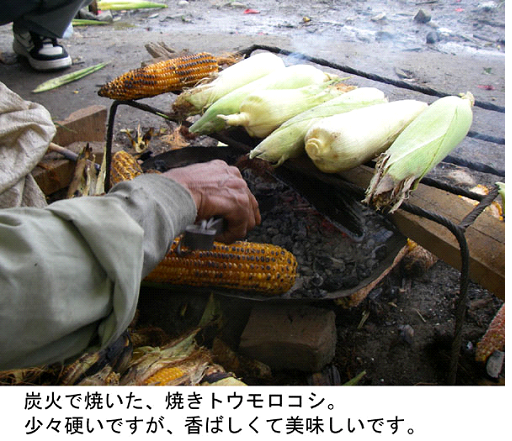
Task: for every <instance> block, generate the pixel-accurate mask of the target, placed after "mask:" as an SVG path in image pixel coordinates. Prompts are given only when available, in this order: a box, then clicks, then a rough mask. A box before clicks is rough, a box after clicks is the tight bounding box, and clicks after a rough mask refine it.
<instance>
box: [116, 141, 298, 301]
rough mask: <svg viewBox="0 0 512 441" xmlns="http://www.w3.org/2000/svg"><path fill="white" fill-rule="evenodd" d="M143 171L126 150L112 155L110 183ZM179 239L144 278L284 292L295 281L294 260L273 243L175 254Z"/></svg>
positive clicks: (175, 283)
mask: <svg viewBox="0 0 512 441" xmlns="http://www.w3.org/2000/svg"><path fill="white" fill-rule="evenodd" d="M140 174H142V169H141V167H140V166H139V164H138V163H137V161H136V160H135V158H134V157H133V156H132V155H130V154H129V153H127V152H125V151H119V152H116V153H115V154H114V156H113V157H112V171H111V182H112V185H114V184H116V183H118V182H121V181H125V180H130V179H133V178H134V177H136V176H138V175H140ZM179 241H180V238H176V239H175V240H174V243H173V245H172V247H171V249H170V251H169V252H168V253H167V255H166V256H165V258H164V259H163V261H162V262H160V263H159V264H158V266H157V267H156V268H155V269H154V270H153V271H152V272H151V273H150V274H149V275H148V276H147V277H146V278H145V279H144V280H145V281H147V282H155V283H169V284H173V285H180V284H184V285H193V286H217V287H222V288H237V289H241V290H248V291H258V292H263V293H267V294H275V295H279V294H283V293H285V292H287V291H288V290H289V289H290V288H291V287H292V286H293V284H294V283H295V277H296V273H297V261H296V260H295V256H293V254H291V253H290V252H289V251H287V250H285V249H283V248H280V247H278V246H275V245H267V244H258V243H249V242H235V243H234V244H231V245H225V244H222V243H219V242H215V243H214V247H213V250H211V251H201V250H197V251H187V250H185V254H183V253H180V255H178V252H177V247H178V244H179Z"/></svg>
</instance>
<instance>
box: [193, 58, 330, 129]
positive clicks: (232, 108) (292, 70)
mask: <svg viewBox="0 0 512 441" xmlns="http://www.w3.org/2000/svg"><path fill="white" fill-rule="evenodd" d="M334 78H336V76H335V75H330V74H327V73H325V72H323V71H321V70H320V69H318V68H316V67H314V66H310V65H306V64H296V65H293V66H288V67H285V68H284V69H278V70H277V71H276V72H272V73H270V74H268V75H265V76H264V77H262V78H259V79H257V80H255V81H251V82H250V83H248V84H246V85H245V86H242V87H239V88H238V89H235V90H233V91H232V92H230V93H228V94H227V95H224V96H223V97H222V98H220V99H219V100H217V101H215V102H214V103H213V104H212V105H211V106H210V107H209V108H208V109H207V110H206V112H205V113H204V115H203V116H201V118H199V119H198V120H197V121H196V122H195V123H194V124H192V126H190V128H189V131H190V132H191V133H196V134H199V135H207V134H209V133H214V132H217V131H220V130H222V129H223V128H225V127H226V122H225V121H224V120H223V119H222V118H219V117H218V115H231V114H233V113H238V111H239V110H240V105H241V104H242V102H243V100H244V99H245V97H246V96H247V95H249V94H250V93H252V92H254V91H256V90H263V89H296V88H299V87H303V86H308V85H312V84H321V83H324V82H327V81H331V80H333V79H334Z"/></svg>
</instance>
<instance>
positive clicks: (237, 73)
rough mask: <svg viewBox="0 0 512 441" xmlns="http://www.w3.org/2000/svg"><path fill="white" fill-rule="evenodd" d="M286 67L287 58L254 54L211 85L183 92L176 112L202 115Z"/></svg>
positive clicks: (223, 73)
mask: <svg viewBox="0 0 512 441" xmlns="http://www.w3.org/2000/svg"><path fill="white" fill-rule="evenodd" d="M284 67H285V65H284V61H283V59H282V58H280V57H278V56H277V55H274V54H272V53H270V52H263V53H260V54H256V55H253V56H251V57H249V58H246V59H244V60H242V61H239V62H238V63H236V64H233V65H232V66H229V67H228V68H226V69H224V70H223V71H221V72H219V74H218V76H217V77H216V78H215V79H214V80H212V81H211V82H208V83H203V84H198V85H197V86H195V87H192V88H190V89H187V90H185V91H183V92H182V93H181V94H180V95H178V97H177V98H176V99H175V100H174V103H173V105H172V108H173V111H174V112H175V113H176V114H178V115H180V116H182V117H183V116H189V115H196V114H198V113H202V112H203V111H204V110H205V109H206V108H208V107H209V106H211V105H212V103H214V102H215V101H217V100H218V99H220V98H221V97H223V96H224V95H227V94H228V93H230V92H232V91H233V90H235V89H238V88H239V87H242V86H245V85H246V84H248V83H250V82H252V81H255V80H257V79H259V78H261V77H263V76H265V75H268V74H269V73H271V72H274V71H276V70H278V69H284Z"/></svg>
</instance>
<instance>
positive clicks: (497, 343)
mask: <svg viewBox="0 0 512 441" xmlns="http://www.w3.org/2000/svg"><path fill="white" fill-rule="evenodd" d="M504 348H505V303H503V305H502V306H501V308H500V309H499V311H498V312H497V313H496V315H495V317H494V318H493V320H492V322H491V324H490V325H489V327H488V328H487V331H486V332H485V334H484V336H483V337H482V339H481V340H480V341H479V342H478V344H477V346H476V354H475V358H476V360H477V361H486V360H487V358H489V356H490V355H491V354H492V353H493V352H494V351H502V350H503V349H504Z"/></svg>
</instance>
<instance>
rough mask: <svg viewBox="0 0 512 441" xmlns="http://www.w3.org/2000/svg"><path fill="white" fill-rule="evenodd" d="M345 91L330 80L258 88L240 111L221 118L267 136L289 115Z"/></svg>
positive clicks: (257, 134)
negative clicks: (309, 84)
mask: <svg viewBox="0 0 512 441" xmlns="http://www.w3.org/2000/svg"><path fill="white" fill-rule="evenodd" d="M343 93H345V92H344V90H342V89H337V88H336V87H335V84H331V83H330V82H327V83H322V84H313V85H311V86H304V87H299V88H297V89H279V90H269V89H264V90H257V91H255V92H253V93H251V94H249V95H248V96H247V97H246V98H245V99H244V100H243V102H242V104H241V105H240V111H239V112H238V113H234V114H231V115H219V118H222V119H223V120H225V121H226V123H227V124H228V126H243V127H244V128H245V130H246V131H247V133H248V134H249V135H250V136H252V137H255V138H265V137H266V136H268V135H270V134H271V133H272V132H273V131H274V130H275V129H276V128H277V127H279V126H280V125H281V124H282V123H284V122H285V121H287V120H289V119H290V118H293V117H294V116H296V115H298V114H299V113H301V112H303V111H306V110H308V109H310V108H312V107H315V106H317V105H319V104H322V103H324V102H326V101H329V100H332V99H333V98H336V97H337V96H340V95H341V94H343Z"/></svg>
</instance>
